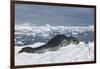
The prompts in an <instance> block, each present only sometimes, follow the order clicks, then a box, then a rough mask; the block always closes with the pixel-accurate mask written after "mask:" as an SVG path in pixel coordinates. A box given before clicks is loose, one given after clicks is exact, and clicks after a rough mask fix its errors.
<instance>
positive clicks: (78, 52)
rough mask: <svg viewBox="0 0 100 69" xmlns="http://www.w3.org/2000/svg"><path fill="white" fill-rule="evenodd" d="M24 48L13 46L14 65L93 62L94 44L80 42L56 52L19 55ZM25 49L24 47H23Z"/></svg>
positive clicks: (35, 44) (38, 43)
mask: <svg viewBox="0 0 100 69" xmlns="http://www.w3.org/2000/svg"><path fill="white" fill-rule="evenodd" d="M43 44H45V43H41V42H37V43H34V44H33V45H28V46H30V47H38V46H41V45H43ZM23 47H24V46H22V47H19V46H15V65H30V64H32V65H33V64H34V65H35V64H52V63H66V62H81V61H93V60H94V42H89V43H88V44H85V43H84V42H80V43H79V44H78V45H72V44H70V45H68V46H65V47H62V48H60V49H59V50H58V51H48V52H46V53H43V54H35V53H25V52H23V53H20V54H18V51H19V50H21V49H22V48H23ZM25 47H26V46H25Z"/></svg>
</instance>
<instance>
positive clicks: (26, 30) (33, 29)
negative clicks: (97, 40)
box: [15, 24, 94, 36]
mask: <svg viewBox="0 0 100 69" xmlns="http://www.w3.org/2000/svg"><path fill="white" fill-rule="evenodd" d="M15 30H16V32H15V34H27V35H29V34H33V35H35V34H37V33H43V32H44V34H45V36H48V32H52V31H54V30H56V31H59V32H61V33H64V32H65V31H67V32H80V33H82V32H84V31H94V27H93V26H86V27H80V26H77V27H76V26H52V25H49V24H46V25H44V26H36V25H32V26H31V25H15ZM44 34H43V35H44Z"/></svg>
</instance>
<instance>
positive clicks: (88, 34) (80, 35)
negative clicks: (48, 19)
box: [15, 24, 94, 46]
mask: <svg viewBox="0 0 100 69" xmlns="http://www.w3.org/2000/svg"><path fill="white" fill-rule="evenodd" d="M58 34H64V35H66V36H67V37H70V36H71V37H76V38H77V39H78V40H79V41H83V42H85V43H89V42H93V41H94V31H93V26H86V27H77V26H75V27H74V26H51V25H49V24H47V25H44V26H30V25H29V26H22V25H20V26H16V27H15V46H25V45H31V44H34V43H36V42H44V43H46V42H48V41H49V40H50V39H51V38H52V37H54V36H56V35H58Z"/></svg>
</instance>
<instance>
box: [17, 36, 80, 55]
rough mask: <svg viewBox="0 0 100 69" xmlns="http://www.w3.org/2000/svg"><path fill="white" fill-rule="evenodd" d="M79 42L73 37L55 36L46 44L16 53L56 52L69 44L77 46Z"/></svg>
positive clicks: (25, 48)
mask: <svg viewBox="0 0 100 69" xmlns="http://www.w3.org/2000/svg"><path fill="white" fill-rule="evenodd" d="M78 43H79V41H78V40H77V39H76V38H75V37H67V36H65V35H56V36H55V37H53V38H52V39H51V40H49V41H48V42H47V43H46V44H44V45H42V46H40V47H36V48H32V47H24V48H22V49H21V50H20V51H19V52H18V53H22V52H27V53H39V54H42V53H45V52H47V51H57V50H58V49H59V48H61V47H63V46H67V45H69V44H78Z"/></svg>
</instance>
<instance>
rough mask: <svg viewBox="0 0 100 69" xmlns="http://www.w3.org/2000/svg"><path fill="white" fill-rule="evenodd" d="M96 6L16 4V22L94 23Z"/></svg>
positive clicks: (41, 23) (40, 23) (38, 23)
mask: <svg viewBox="0 0 100 69" xmlns="http://www.w3.org/2000/svg"><path fill="white" fill-rule="evenodd" d="M93 22H94V8H78V7H67V6H66V7H60V6H47V5H34V4H33V5H29V4H16V5H15V23H16V24H24V23H29V24H33V25H34V24H35V25H45V24H50V25H76V26H77V25H92V24H93Z"/></svg>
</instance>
